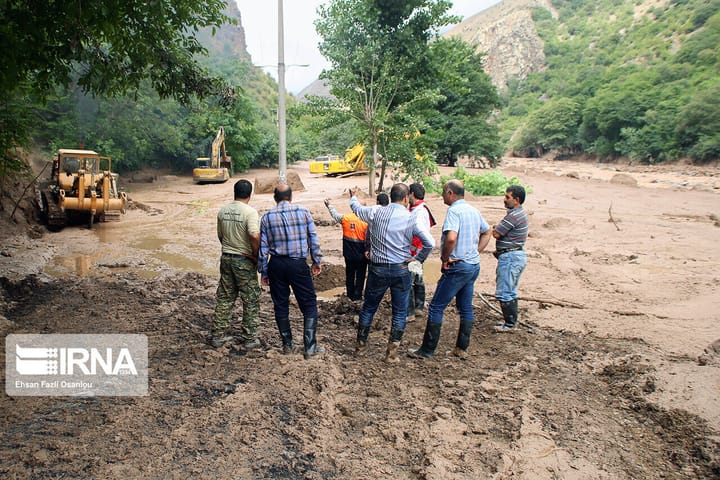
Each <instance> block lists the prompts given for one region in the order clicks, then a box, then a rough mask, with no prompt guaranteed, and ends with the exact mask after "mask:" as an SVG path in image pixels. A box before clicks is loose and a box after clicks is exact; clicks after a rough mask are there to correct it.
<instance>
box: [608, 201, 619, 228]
mask: <svg viewBox="0 0 720 480" xmlns="http://www.w3.org/2000/svg"><path fill="white" fill-rule="evenodd" d="M608 215H610V219H609V220H610V221H611V222H612V223H613V225H615V228H617V230H618V232H619V231H620V227H619V226H618V224H617V222H616V221H615V219H614V218H613V216H612V202H610V208H608Z"/></svg>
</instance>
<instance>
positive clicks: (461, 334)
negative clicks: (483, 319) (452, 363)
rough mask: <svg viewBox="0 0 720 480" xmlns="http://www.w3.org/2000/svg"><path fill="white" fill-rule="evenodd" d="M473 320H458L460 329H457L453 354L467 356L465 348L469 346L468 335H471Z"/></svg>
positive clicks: (461, 356)
mask: <svg viewBox="0 0 720 480" xmlns="http://www.w3.org/2000/svg"><path fill="white" fill-rule="evenodd" d="M472 329H473V322H471V321H469V320H460V329H459V330H458V336H457V341H456V342H455V349H454V350H453V355H455V356H456V357H460V358H463V359H464V358H467V355H468V354H467V349H468V346H470V335H472Z"/></svg>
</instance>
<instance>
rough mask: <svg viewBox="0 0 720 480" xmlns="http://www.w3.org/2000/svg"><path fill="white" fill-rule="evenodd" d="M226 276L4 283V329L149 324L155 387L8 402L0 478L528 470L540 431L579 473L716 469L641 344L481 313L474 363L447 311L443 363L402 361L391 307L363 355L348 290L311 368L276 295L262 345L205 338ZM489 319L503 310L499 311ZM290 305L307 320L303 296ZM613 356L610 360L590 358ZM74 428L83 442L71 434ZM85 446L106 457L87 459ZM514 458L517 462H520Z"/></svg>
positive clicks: (329, 314)
mask: <svg viewBox="0 0 720 480" xmlns="http://www.w3.org/2000/svg"><path fill="white" fill-rule="evenodd" d="M215 284H216V280H215V279H214V278H212V277H209V276H205V275H201V274H187V275H177V276H172V277H168V278H164V279H162V280H151V281H146V280H140V279H137V278H136V277H133V276H128V275H125V276H123V275H118V276H116V277H114V279H112V280H111V281H108V280H94V281H92V282H89V281H87V280H83V279H80V280H76V281H63V282H61V281H48V282H39V281H37V279H33V278H28V279H26V280H24V281H21V282H9V281H7V280H5V281H3V283H2V294H3V295H4V296H6V297H11V298H12V299H13V302H12V303H9V304H5V305H4V314H5V315H6V317H7V320H8V323H7V325H6V326H5V327H4V328H6V329H7V328H11V329H12V330H13V332H17V333H20V332H44V331H52V332H54V333H62V332H68V333H69V332H73V333H90V332H112V331H115V332H127V333H142V334H145V335H147V336H148V340H149V343H148V345H149V350H150V351H149V357H150V358H149V360H150V368H151V374H150V385H149V394H148V395H147V396H145V397H135V398H126V399H113V398H102V399H81V400H72V401H70V402H71V403H72V407H71V406H70V403H69V401H68V400H65V399H58V398H43V397H35V398H24V399H23V400H22V401H21V402H19V401H17V400H16V399H14V398H12V397H7V396H5V397H3V398H2V399H0V412H2V414H0V415H1V416H2V421H3V424H4V425H8V426H9V428H7V429H6V431H5V432H4V435H5V438H6V441H5V442H3V446H1V447H0V475H2V476H3V477H4V478H12V477H26V476H27V473H28V472H29V471H32V472H33V474H34V475H36V476H38V477H48V476H58V475H59V476H65V477H95V478H108V477H113V476H115V472H116V468H117V466H118V465H122V466H123V471H126V472H134V473H133V474H131V475H130V476H132V477H151V478H173V475H174V474H175V473H174V472H177V471H183V472H195V471H197V472H201V471H209V470H212V471H213V475H214V476H216V477H218V478H238V477H240V478H258V477H262V478H268V476H272V475H273V474H274V473H276V474H278V475H279V474H280V473H282V472H285V473H287V474H288V475H289V476H287V477H283V478H348V475H349V472H352V474H351V476H352V477H353V478H368V477H372V476H374V475H376V474H377V472H379V471H382V472H385V473H384V474H383V475H385V476H388V477H393V478H407V477H408V475H420V476H426V477H427V478H445V477H444V476H443V475H446V474H447V472H449V471H450V470H448V469H451V470H452V471H455V472H464V473H463V475H467V476H465V477H463V478H488V477H490V476H493V475H498V474H499V473H501V472H505V473H507V474H508V475H509V474H510V473H511V472H512V471H517V468H523V467H522V466H523V465H526V467H528V468H529V464H527V463H525V462H529V461H530V460H527V458H530V457H527V452H529V451H533V450H532V449H533V448H540V444H538V443H537V442H539V441H541V440H542V442H546V443H547V445H546V444H545V443H543V444H542V448H551V449H559V450H561V451H563V452H565V453H564V454H563V455H564V457H563V458H566V459H567V461H568V462H571V463H570V464H571V465H574V466H575V468H574V470H575V471H574V473H575V474H577V475H580V476H583V477H586V478H589V477H592V476H593V475H592V474H593V473H597V472H603V475H604V476H606V477H611V478H629V477H634V478H636V477H638V476H645V477H646V478H655V477H661V476H662V477H665V478H677V479H680V478H687V476H688V475H689V476H693V477H696V478H711V477H712V476H713V475H716V474H717V471H718V470H717V468H718V466H717V458H720V446H719V445H718V443H717V442H716V441H714V440H712V438H713V437H712V433H711V432H710V431H709V430H708V428H707V425H706V423H705V422H704V421H702V420H700V419H699V418H698V417H695V416H693V415H690V414H688V413H687V412H683V411H680V410H677V411H667V410H664V409H662V408H660V407H659V406H657V405H655V404H652V403H650V402H649V401H648V400H647V399H646V394H647V393H648V392H649V391H652V389H653V387H654V380H653V379H652V376H651V374H652V368H650V367H649V364H648V363H647V362H646V361H645V359H644V357H643V354H642V353H641V351H643V349H645V347H644V346H643V344H642V343H639V342H634V341H631V340H612V339H600V338H594V337H592V336H591V335H575V334H571V333H569V332H556V331H553V330H551V329H542V330H539V331H536V332H535V333H533V334H530V333H527V332H525V331H523V330H520V331H518V332H516V334H515V335H513V336H512V337H498V336H496V335H493V334H492V333H491V331H492V325H491V323H492V322H483V321H478V324H477V325H476V328H475V329H474V331H473V337H472V342H471V346H470V356H469V357H468V359H467V360H466V361H462V362H461V361H458V360H457V359H456V358H455V357H453V356H452V355H451V354H450V353H449V352H450V350H451V349H452V346H453V345H454V341H455V336H456V334H457V328H458V322H459V318H458V315H457V312H456V311H455V310H454V309H453V308H449V309H448V310H447V314H446V316H445V321H444V326H443V331H442V335H441V339H440V346H439V348H438V351H437V353H436V356H435V357H434V358H433V359H428V360H424V361H418V360H412V359H410V358H403V360H402V363H401V364H400V365H398V366H397V367H388V366H387V365H386V364H385V363H384V362H383V361H382V357H383V352H384V349H385V345H386V342H387V337H386V333H387V332H386V331H385V330H389V323H390V322H389V317H390V314H391V308H390V305H389V302H387V301H384V302H383V303H382V304H381V307H380V310H379V311H378V317H380V321H379V322H378V324H379V325H380V329H379V330H374V331H373V333H372V334H371V337H370V350H369V352H368V353H367V355H366V356H364V357H362V358H359V357H355V356H354V353H353V350H354V349H353V346H354V345H353V342H354V326H353V322H354V321H355V320H356V318H357V316H356V313H357V309H358V308H359V307H358V305H357V304H356V303H354V302H351V301H349V300H348V299H347V298H345V297H340V298H338V299H336V300H335V301H325V302H321V305H320V310H321V319H322V321H321V325H320V328H319V330H318V336H319V342H320V343H321V344H323V345H325V346H327V347H329V348H328V352H326V353H325V355H323V356H322V357H320V358H318V359H317V360H315V361H311V362H306V361H304V360H303V359H302V355H300V354H291V355H282V354H281V353H280V342H279V339H278V337H277V332H276V330H275V328H276V327H275V325H274V321H273V314H272V304H271V302H270V301H269V298H268V297H267V293H266V292H265V293H263V299H262V301H261V318H262V324H261V326H260V328H259V331H258V333H259V337H260V339H261V343H262V345H263V349H261V350H260V351H259V352H258V353H257V354H253V355H237V354H236V352H233V349H227V350H213V349H210V348H209V347H207V346H206V345H205V344H204V343H203V340H202V339H203V332H204V331H205V330H207V329H208V327H209V322H210V319H211V316H212V308H213V304H214V302H213V289H214V286H215ZM90 285H92V289H91V290H90V291H89V290H88V288H89V287H90ZM140 292H144V294H142V295H140V294H139V293H140ZM58 312H62V314H61V315H57V313H58ZM477 314H478V318H479V319H481V318H489V317H488V315H487V314H488V312H487V311H485V310H478V312H477ZM291 317H292V322H293V325H294V327H293V328H295V329H296V330H295V331H298V329H299V328H300V325H301V324H302V316H301V314H300V312H299V311H298V310H297V307H296V306H295V305H292V306H291ZM335 319H342V320H335ZM423 327H424V326H423V325H420V324H418V323H417V322H416V323H414V324H413V323H411V324H408V328H407V330H406V334H405V338H404V339H403V342H404V344H405V345H419V343H420V342H421V340H422V334H423ZM298 340H299V342H300V343H301V342H302V340H301V336H300V337H298ZM599 361H601V362H602V363H603V364H604V366H603V367H600V369H599V370H597V369H594V368H591V365H592V364H594V363H598V362H599ZM531 419H532V421H531ZM34 432H42V438H43V440H42V442H43V443H42V445H45V447H44V448H45V449H46V450H47V451H48V452H52V451H55V450H56V449H57V448H60V445H61V443H60V442H62V452H63V456H62V462H61V463H59V462H57V461H53V460H52V458H53V456H52V455H50V454H49V453H48V455H45V454H43V453H42V452H41V451H40V450H39V449H38V448H39V446H40V445H41V444H39V443H38V442H39V440H38V438H37V436H36V435H35V433H34ZM138 432H141V434H140V437H141V438H140V437H138ZM68 436H72V438H73V441H72V442H67V441H65V440H63V439H65V438H67V437H68ZM87 445H92V446H93V451H95V452H98V453H97V454H96V455H94V456H92V457H88V456H87V450H86V449H87ZM118 445H122V447H121V448H118ZM358 445H361V446H362V449H361V450H358V449H357V447H358ZM533 445H537V447H534V446H533ZM38 452H40V453H38ZM198 452H200V453H198ZM504 455H507V456H508V458H514V459H515V462H519V463H515V467H511V466H509V465H508V464H507V463H504V461H503V458H504V457H503V456H504ZM566 467H567V465H566V464H564V463H562V462H561V463H559V464H557V465H556V466H555V467H554V468H556V469H558V471H563V469H564V468H566ZM568 468H569V467H568ZM273 472H274V473H273ZM289 472H295V473H292V474H290V473H289ZM412 472H415V473H412ZM443 472H445V473H443ZM198 474H200V473H198Z"/></svg>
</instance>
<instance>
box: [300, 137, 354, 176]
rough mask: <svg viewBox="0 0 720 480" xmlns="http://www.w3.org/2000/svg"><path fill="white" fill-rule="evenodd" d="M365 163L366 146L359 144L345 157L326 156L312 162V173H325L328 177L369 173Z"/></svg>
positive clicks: (346, 153)
mask: <svg viewBox="0 0 720 480" xmlns="http://www.w3.org/2000/svg"><path fill="white" fill-rule="evenodd" d="M367 170H368V167H367V164H366V163H365V145H363V144H362V143H358V144H357V145H355V146H354V147H351V148H348V149H347V150H346V151H345V157H344V158H340V157H339V156H338V155H325V156H321V157H317V158H315V160H313V161H311V162H310V173H324V174H326V175H330V176H333V175H343V174H355V173H362V172H367Z"/></svg>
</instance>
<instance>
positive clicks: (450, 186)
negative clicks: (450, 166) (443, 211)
mask: <svg viewBox="0 0 720 480" xmlns="http://www.w3.org/2000/svg"><path fill="white" fill-rule="evenodd" d="M445 189H446V190H450V191H452V192H453V193H454V194H455V195H457V196H458V197H464V196H465V187H464V186H463V184H462V183H461V182H459V181H458V180H450V181H448V182H447V183H446V184H445Z"/></svg>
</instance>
